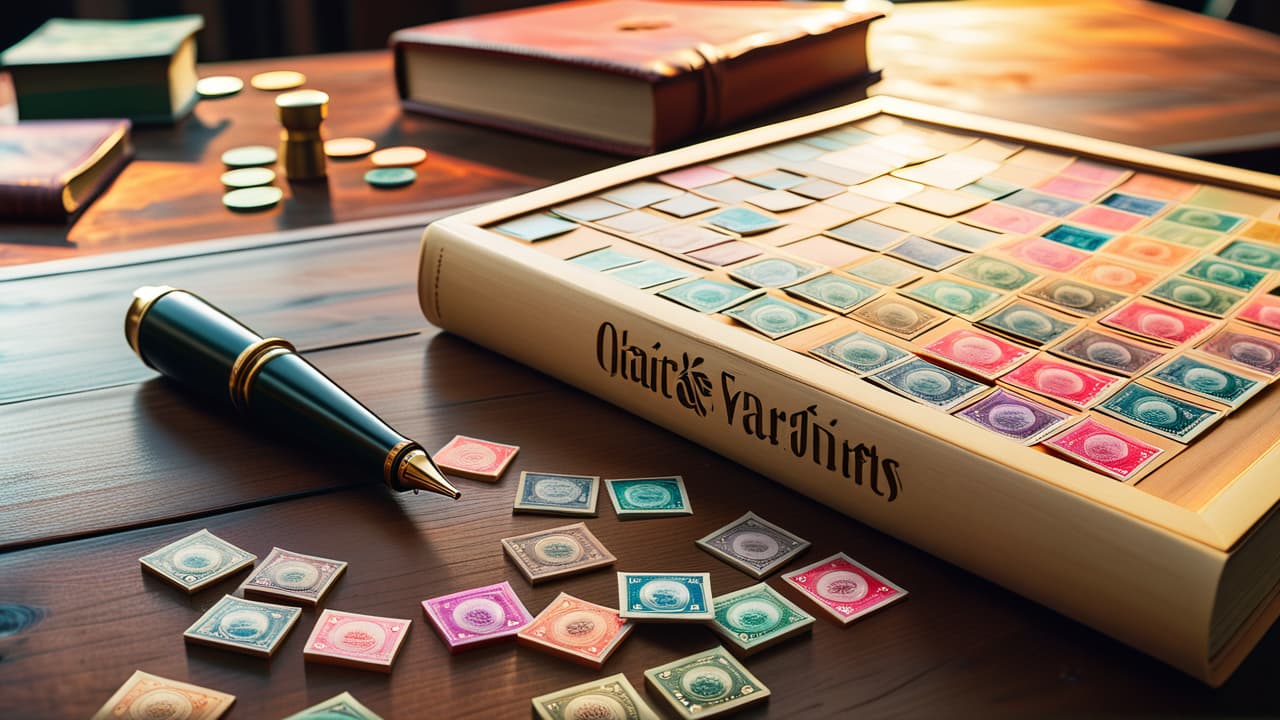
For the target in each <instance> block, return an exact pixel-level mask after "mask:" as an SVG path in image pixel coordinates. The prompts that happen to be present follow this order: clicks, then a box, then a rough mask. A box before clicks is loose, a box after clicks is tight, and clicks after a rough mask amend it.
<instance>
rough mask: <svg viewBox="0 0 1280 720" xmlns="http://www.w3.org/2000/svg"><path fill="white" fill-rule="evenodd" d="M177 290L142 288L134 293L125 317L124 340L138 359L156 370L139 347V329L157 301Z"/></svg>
mask: <svg viewBox="0 0 1280 720" xmlns="http://www.w3.org/2000/svg"><path fill="white" fill-rule="evenodd" d="M174 290H176V288H171V287H169V286H168V285H148V286H145V287H140V288H138V289H137V290H134V291H133V302H132V303H130V304H129V311H128V312H127V313H125V316H124V338H125V340H126V341H127V342H128V343H129V347H131V348H133V352H134V354H135V355H137V356H138V359H139V360H141V361H142V362H143V364H145V365H146V366H147V367H149V368H151V369H152V370H154V369H155V368H154V367H152V366H151V363H150V362H149V361H148V360H147V358H146V356H145V355H143V354H142V350H141V349H140V348H139V347H138V329H139V328H140V327H142V318H143V316H144V315H146V314H147V311H148V310H150V309H151V306H152V305H153V304H155V302H156V301H157V300H159V299H160V298H162V297H164V296H165V295H168V294H169V293H171V292H173V291H174Z"/></svg>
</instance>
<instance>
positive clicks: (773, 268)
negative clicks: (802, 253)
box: [729, 257, 820, 288]
mask: <svg viewBox="0 0 1280 720" xmlns="http://www.w3.org/2000/svg"><path fill="white" fill-rule="evenodd" d="M819 269H820V268H819V267H818V266H817V265H809V264H807V263H802V262H797V261H795V260H788V259H786V258H779V257H768V258H763V259H761V260H755V261H753V262H749V263H747V264H745V265H739V266H738V267H736V268H734V269H733V270H731V271H729V275H730V277H733V278H736V279H738V280H741V281H743V282H745V283H747V284H748V285H754V286H755V287H773V288H776V287H782V286H783V285H790V284H792V283H794V282H796V281H797V280H800V279H801V278H804V277H807V276H809V275H812V274H813V273H815V272H817V271H818V270H819Z"/></svg>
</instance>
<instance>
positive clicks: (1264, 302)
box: [1236, 295, 1280, 330]
mask: <svg viewBox="0 0 1280 720" xmlns="http://www.w3.org/2000/svg"><path fill="white" fill-rule="evenodd" d="M1236 317H1238V318H1240V319H1241V320H1244V321H1246V322H1251V323H1253V324H1254V325H1258V326H1261V327H1264V328H1270V329H1272V330H1280V297H1276V296H1275V295H1259V296H1258V297H1256V298H1254V299H1253V300H1251V301H1250V302H1249V303H1248V304H1246V305H1245V306H1244V307H1243V308H1240V312H1239V313H1237V314H1236Z"/></svg>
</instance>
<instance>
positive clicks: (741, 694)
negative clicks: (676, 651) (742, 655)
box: [644, 647, 769, 720]
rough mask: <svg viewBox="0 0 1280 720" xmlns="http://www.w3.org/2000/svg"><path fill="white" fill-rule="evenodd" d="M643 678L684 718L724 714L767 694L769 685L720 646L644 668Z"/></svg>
mask: <svg viewBox="0 0 1280 720" xmlns="http://www.w3.org/2000/svg"><path fill="white" fill-rule="evenodd" d="M644 679H645V682H647V683H648V685H649V688H650V689H652V690H653V691H654V693H655V694H656V695H658V696H660V697H661V698H662V699H663V700H665V701H666V702H667V703H668V704H669V705H670V706H671V709H672V710H674V711H675V712H676V714H677V715H678V716H679V717H681V718H685V719H686V720H688V719H690V718H703V717H712V716H715V715H725V714H728V713H731V712H735V711H737V710H738V709H740V708H742V707H743V706H744V705H751V704H754V703H757V702H761V701H763V700H764V699H766V698H767V697H769V688H768V687H766V686H765V684H764V683H762V682H760V680H759V679H757V678H756V676H755V675H752V674H751V672H750V671H749V670H747V668H746V667H745V666H744V665H743V664H742V663H740V662H738V660H737V658H735V657H733V656H732V655H730V654H729V652H728V651H727V650H725V649H724V648H723V647H714V648H711V649H710V650H705V651H703V652H700V653H694V654H693V655H690V656H688V657H683V658H680V659H679V660H676V661H674V662H669V663H667V664H666V665H659V666H658V667H656V668H652V669H650V670H645V671H644Z"/></svg>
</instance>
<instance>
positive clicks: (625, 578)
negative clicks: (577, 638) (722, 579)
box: [618, 572, 715, 622]
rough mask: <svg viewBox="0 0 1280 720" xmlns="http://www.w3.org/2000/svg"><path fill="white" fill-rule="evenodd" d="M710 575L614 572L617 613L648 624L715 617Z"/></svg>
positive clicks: (697, 620)
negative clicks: (616, 590)
mask: <svg viewBox="0 0 1280 720" xmlns="http://www.w3.org/2000/svg"><path fill="white" fill-rule="evenodd" d="M712 599H713V596H712V594H711V574H710V573H629V572H620V573H618V614H619V615H620V616H622V617H624V618H627V619H629V620H637V621H649V622H704V621H706V620H712V619H714V618H715V611H714V609H713V608H712V605H711V603H712Z"/></svg>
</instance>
